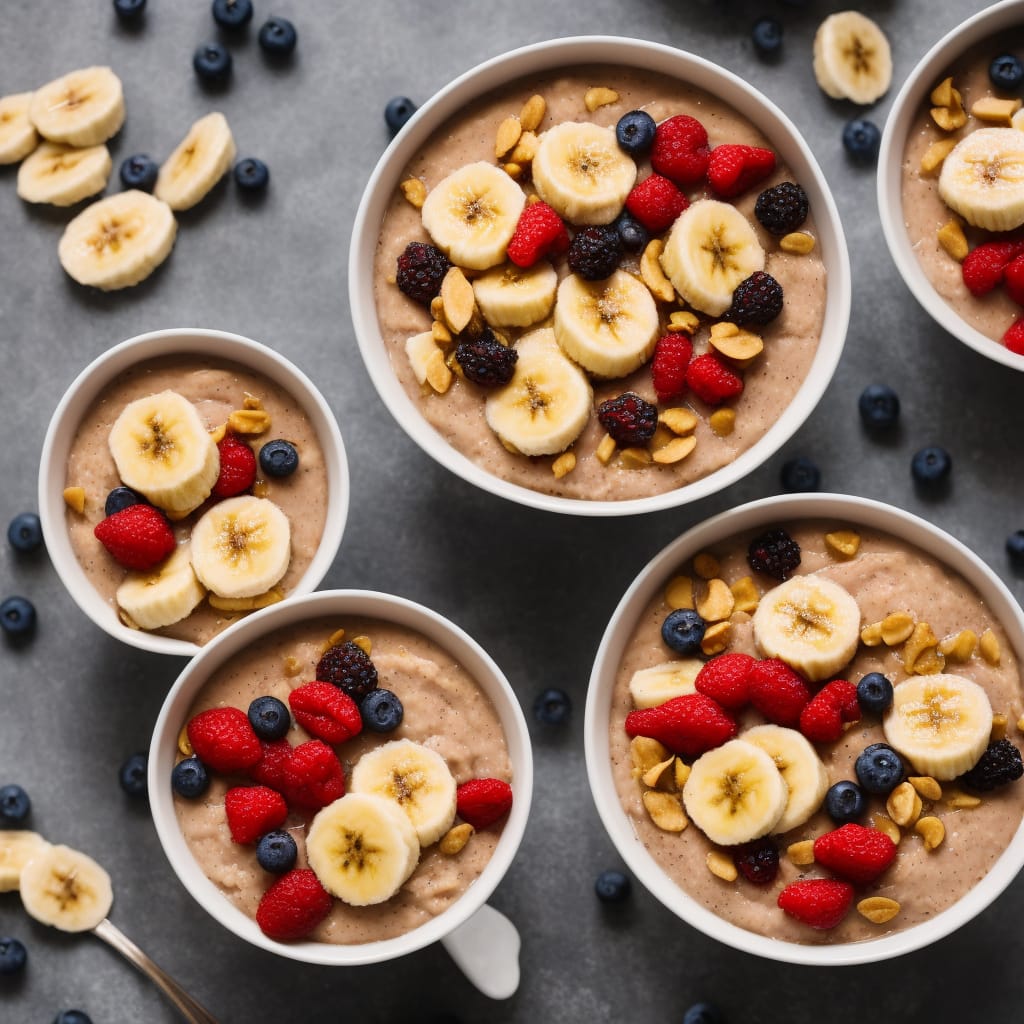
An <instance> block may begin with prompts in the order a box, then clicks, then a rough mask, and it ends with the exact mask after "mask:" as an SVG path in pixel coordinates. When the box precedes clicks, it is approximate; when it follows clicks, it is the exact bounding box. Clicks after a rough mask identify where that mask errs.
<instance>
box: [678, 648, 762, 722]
mask: <svg viewBox="0 0 1024 1024" xmlns="http://www.w3.org/2000/svg"><path fill="white" fill-rule="evenodd" d="M754 664H755V659H754V658H752V657H751V656H750V655H749V654H739V653H735V654H720V655H719V656H718V657H717V658H712V659H711V660H710V661H709V662H706V663H705V664H704V667H703V668H702V669H701V670H700V671H699V672H698V673H697V678H696V679H695V680H694V681H693V683H694V686H696V687H697V692H698V693H703V694H704V696H705V697H710V698H711V699H712V700H713V701H716V702H717V703H719V704H721V705H722V707H723V708H726V709H727V710H729V711H736V710H739V709H740V708H743V707H746V706H747V705H748V704H749V703H750V688H749V684H748V681H747V680H748V678H749V676H750V670H751V669H752V668H753V667H754Z"/></svg>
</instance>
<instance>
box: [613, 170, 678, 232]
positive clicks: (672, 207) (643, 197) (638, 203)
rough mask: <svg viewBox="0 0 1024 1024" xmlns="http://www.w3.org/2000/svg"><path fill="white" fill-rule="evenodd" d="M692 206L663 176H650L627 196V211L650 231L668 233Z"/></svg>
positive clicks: (634, 187)
mask: <svg viewBox="0 0 1024 1024" xmlns="http://www.w3.org/2000/svg"><path fill="white" fill-rule="evenodd" d="M689 205H690V200H689V199H687V198H686V196H685V195H684V194H683V193H682V192H681V191H680V190H679V189H678V188H677V187H676V186H675V185H674V184H673V183H672V182H671V181H669V180H668V178H666V177H664V176H663V175H661V174H649V175H648V176H647V177H646V178H644V180H643V181H641V182H640V184H639V185H634V186H633V189H632V191H631V192H630V193H629V195H628V196H626V209H627V210H629V212H630V213H631V214H633V216H634V217H635V218H636V219H637V220H638V221H640V223H641V224H643V226H644V227H645V228H647V230H648V231H650V232H652V233H653V234H660V233H661V232H662V231H667V230H668V229H669V228H670V227H671V226H672V224H673V223H674V222H675V219H676V217H678V216H679V214H681V213H682V212H683V210H685V209H686V208H687V207H688V206H689Z"/></svg>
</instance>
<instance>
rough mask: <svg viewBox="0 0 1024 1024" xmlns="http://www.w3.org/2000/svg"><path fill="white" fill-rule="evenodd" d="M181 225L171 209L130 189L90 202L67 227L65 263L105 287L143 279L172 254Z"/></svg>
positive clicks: (62, 250) (83, 279)
mask: <svg viewBox="0 0 1024 1024" xmlns="http://www.w3.org/2000/svg"><path fill="white" fill-rule="evenodd" d="M177 232H178V225H177V222H176V221H175V219H174V214H173V213H171V208H170V207H169V206H168V205H167V204H166V203H162V202H160V200H159V199H154V198H153V197H152V196H151V195H149V193H148V192H140V191H139V190H138V189H130V190H129V191H127V192H118V193H117V194H116V195H112V196H107V198H106V199H100V200H99V201H98V202H95V203H91V204H90V205H89V206H87V207H86V208H85V209H84V210H83V211H82V212H81V213H80V214H79V215H78V216H77V217H75V218H74V220H72V221H71V222H70V223H69V224H68V226H67V227H66V228H65V229H64V234H63V235H62V236H61V240H60V246H59V248H58V253H59V255H60V263H61V266H62V267H63V268H64V269H65V270H66V271H67V273H68V274H69V276H71V277H72V278H74V280H76V281H77V282H78V283H79V284H85V285H91V286H92V287H94V288H100V289H102V290H103V291H114V290H116V289H118V288H129V287H131V286H132V285H135V284H138V283H139V282H140V281H144V280H145V279H146V278H147V277H149V275H150V274H152V273H153V271H154V270H156V268H157V267H159V266H160V264H161V263H163V261H164V260H165V259H167V257H168V256H170V254H171V249H173V248H174V237H175V235H176V234H177Z"/></svg>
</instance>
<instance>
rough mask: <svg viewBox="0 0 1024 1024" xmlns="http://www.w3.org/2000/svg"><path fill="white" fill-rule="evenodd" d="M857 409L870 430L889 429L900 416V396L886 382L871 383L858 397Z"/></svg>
mask: <svg viewBox="0 0 1024 1024" xmlns="http://www.w3.org/2000/svg"><path fill="white" fill-rule="evenodd" d="M857 410H858V411H859V412H860V418H861V422H862V423H863V424H864V426H865V427H867V428H868V430H887V429H888V428H889V427H893V426H895V425H896V421H897V420H898V419H899V418H900V396H899V395H897V394H896V392H895V391H893V389H892V388H891V387H889V386H888V385H886V384H869V385H868V386H867V387H866V388H865V389H864V390H863V391H862V392H861V393H860V398H858V399H857Z"/></svg>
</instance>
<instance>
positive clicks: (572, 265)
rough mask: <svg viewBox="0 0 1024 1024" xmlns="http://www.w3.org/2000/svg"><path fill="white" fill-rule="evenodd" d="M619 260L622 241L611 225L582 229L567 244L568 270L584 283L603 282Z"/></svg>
mask: <svg viewBox="0 0 1024 1024" xmlns="http://www.w3.org/2000/svg"><path fill="white" fill-rule="evenodd" d="M534 205H536V203H535V204H534ZM630 212H633V211H630ZM621 259H622V239H621V238H619V230H618V228H616V227H615V225H613V224H602V225H594V226H592V227H588V228H583V229H582V230H580V231H577V232H576V236H575V238H573V240H572V242H571V243H570V244H569V269H570V270H571V271H572V272H573V273H574V274H578V275H579V276H580V277H582V278H583V279H584V280H585V281H603V280H604V279H605V278H606V277H611V276H612V274H614V273H615V271H616V270H618V268H619V261H620V260H621Z"/></svg>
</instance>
